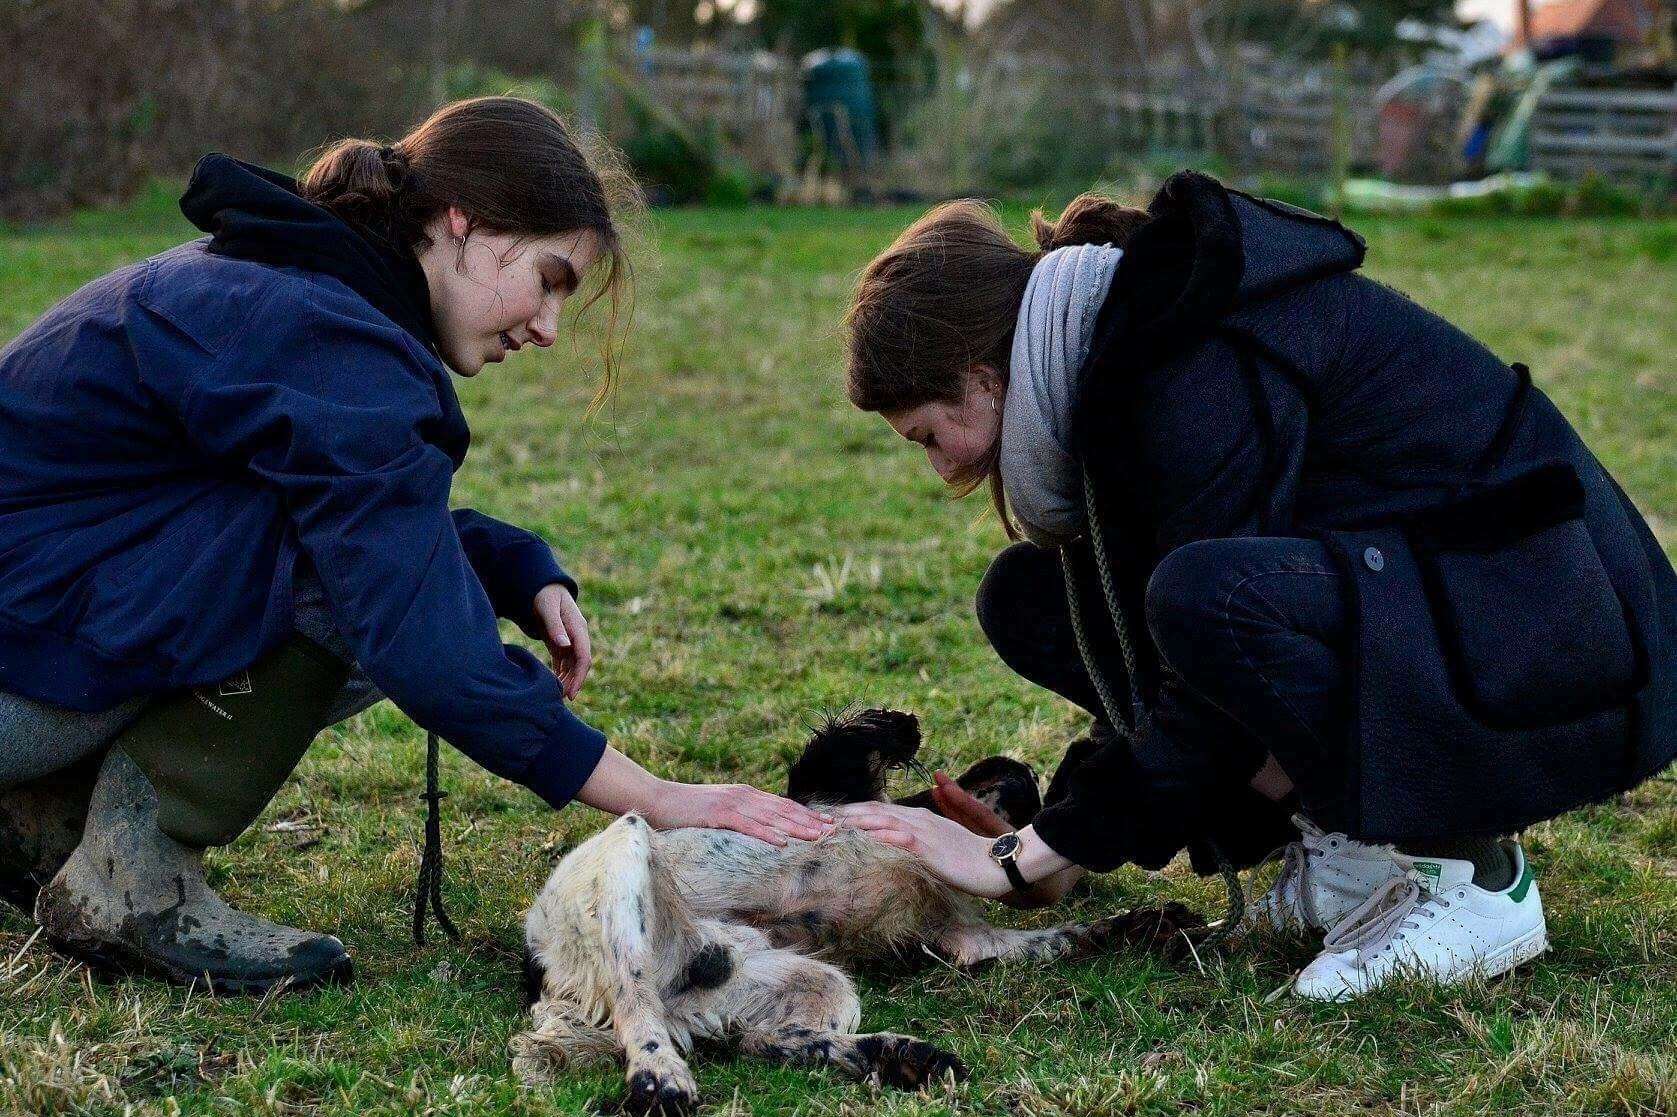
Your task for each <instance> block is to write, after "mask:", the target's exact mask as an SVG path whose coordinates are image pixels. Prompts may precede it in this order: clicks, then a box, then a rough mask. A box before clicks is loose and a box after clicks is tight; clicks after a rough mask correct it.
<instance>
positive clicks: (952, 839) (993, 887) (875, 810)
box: [834, 803, 1013, 900]
mask: <svg viewBox="0 0 1677 1117" xmlns="http://www.w3.org/2000/svg"><path fill="white" fill-rule="evenodd" d="M834 813H835V814H837V815H838V816H839V819H840V820H841V821H843V822H845V823H848V824H849V825H851V826H854V827H856V828H858V829H860V830H866V831H868V832H869V833H870V834H872V835H873V836H874V837H875V838H877V839H879V840H880V841H882V842H884V843H886V844H887V845H894V846H896V847H898V848H899V849H905V850H907V851H908V852H910V853H912V854H914V855H915V856H916V857H918V858H920V859H921V860H922V861H924V862H925V863H926V865H927V867H929V868H930V869H931V870H932V872H933V873H935V874H937V876H938V877H939V878H941V879H942V880H943V882H944V883H945V884H947V885H949V887H951V888H956V889H959V890H960V891H962V892H965V893H968V894H969V895H973V896H983V897H984V898H986V899H990V900H999V899H1001V898H1002V897H1003V896H1005V895H1007V894H1008V893H1009V892H1012V891H1013V886H1012V885H1011V884H1009V883H1008V880H1007V874H1006V873H1004V872H1002V870H1001V866H999V865H997V864H996V863H995V862H994V861H992V860H990V839H989V838H987V837H985V836H984V835H982V834H975V833H973V832H972V831H971V830H968V829H967V828H966V826H965V825H964V824H963V823H960V822H957V821H955V820H954V819H952V818H945V817H944V816H942V815H940V814H937V813H935V812H933V811H928V810H926V809H924V808H922V807H902V806H898V805H897V804H895V803H846V804H845V805H844V806H842V807H838V808H835V811H834Z"/></svg>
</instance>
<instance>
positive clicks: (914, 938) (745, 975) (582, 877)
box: [512, 710, 1197, 1113]
mask: <svg viewBox="0 0 1677 1117" xmlns="http://www.w3.org/2000/svg"><path fill="white" fill-rule="evenodd" d="M919 743H920V731H919V725H918V723H917V722H916V720H915V719H914V718H913V717H912V716H911V715H908V714H901V713H896V712H893V711H888V710H869V711H865V712H863V713H861V714H858V715H855V716H852V717H849V718H842V719H836V720H834V721H831V722H829V723H828V724H827V725H826V726H824V727H822V728H821V729H819V730H817V731H816V733H815V736H814V737H813V738H812V739H811V741H810V743H809V745H808V747H807V748H806V749H805V752H804V755H803V757H802V758H801V759H800V760H799V761H798V763H797V764H795V765H794V766H793V768H792V771H791V773H790V786H789V794H790V795H791V796H792V797H793V798H796V799H798V800H799V801H801V802H805V803H826V804H831V803H838V802H853V801H859V800H863V799H881V798H883V797H884V787H885V780H886V777H887V775H888V773H889V771H890V770H891V769H892V768H894V767H898V766H903V765H907V764H911V763H912V761H913V758H914V754H915V752H916V750H917V749H918V747H919ZM960 782H961V783H962V785H963V786H965V787H967V788H968V790H970V791H973V792H974V794H976V795H978V796H979V797H980V798H981V799H984V800H986V801H988V802H990V803H991V804H992V806H994V807H997V808H999V809H998V813H1000V814H1002V815H1003V816H1004V817H1005V818H1007V819H1008V820H1009V822H1010V823H1012V824H1014V825H1016V826H1023V825H1025V824H1026V823H1028V822H1029V821H1030V818H1029V817H1028V816H1031V815H1034V814H1035V813H1036V810H1037V808H1038V807H1039V806H1040V799H1039V798H1038V797H1037V792H1036V781H1035V777H1034V775H1032V774H1031V772H1030V770H1029V769H1028V768H1026V767H1025V766H1024V765H1022V764H1019V763H1018V762H1017V761H1011V760H1006V759H1004V758H996V757H992V758H990V759H989V760H987V761H983V762H981V763H980V764H979V765H978V766H975V768H974V769H972V770H970V771H969V772H968V773H966V774H965V775H964V776H963V777H962V779H961V781H960ZM1027 789H1028V790H1027ZM926 805H930V804H929V803H927V804H926ZM1021 815H1024V816H1025V817H1021ZM1196 925H1197V921H1196V920H1195V919H1193V917H1192V916H1190V915H1189V914H1188V913H1187V912H1186V910H1185V909H1182V908H1181V907H1180V906H1179V905H1172V906H1171V907H1169V908H1166V909H1161V910H1159V911H1156V912H1145V913H1126V914H1124V915H1119V916H1115V917H1113V918H1111V919H1105V920H1101V921H1099V922H1096V923H1091V924H1081V925H1071V926H1064V927H1055V928H1051V929H1047V930H1010V929H1007V928H1002V927H994V926H991V925H990V924H989V923H987V922H986V921H985V919H984V917H983V914H982V912H981V910H980V908H979V905H978V904H977V902H976V901H974V900H973V899H972V898H970V897H968V896H965V895H963V894H961V893H958V892H955V891H953V890H951V889H950V888H948V887H947V886H945V885H944V884H942V883H941V882H940V881H939V880H937V879H936V878H935V877H933V876H932V875H931V873H930V872H929V871H928V870H927V868H926V867H925V865H924V864H923V863H922V862H921V861H920V860H919V859H918V858H916V857H914V856H913V855H911V854H909V853H906V852H904V851H902V850H900V849H897V848H895V847H892V846H889V845H886V844H884V843H882V842H880V841H877V840H876V839H874V838H873V837H871V836H870V835H868V834H867V833H865V832H863V831H860V830H855V829H851V828H847V827H843V826H840V827H839V828H838V829H837V830H835V831H834V832H833V833H832V834H831V835H829V836H828V837H826V838H824V839H822V840H821V841H818V842H796V841H795V842H790V843H788V844H787V845H785V846H783V847H776V846H773V845H770V844H768V843H766V842H761V841H758V840H756V839H755V838H749V837H746V836H744V835H741V834H737V833H734V832H732V831H726V830H705V829H680V830H669V831H664V832H657V831H654V830H653V829H651V827H649V826H648V825H647V824H646V823H645V821H644V820H642V819H641V818H639V817H638V816H636V815H633V814H629V815H625V816H623V817H622V818H621V819H619V820H618V821H616V822H615V823H613V824H612V825H610V826H608V827H607V828H606V829H605V830H604V831H602V832H601V833H600V834H598V835H596V836H595V837H593V838H591V839H590V840H588V841H587V842H584V843H583V844H582V845H580V846H578V847H577V848H576V849H574V850H572V851H571V852H570V853H569V854H567V855H566V856H565V857H564V859H563V860H561V861H560V863H559V865H558V867H556V868H555V869H554V870H553V873H552V875H551V876H550V877H549V878H548V880H547V883H546V884H545V885H544V886H543V888H542V890H541V893H540V894H539V895H538V896H537V897H536V900H535V903H534V904H533V905H532V906H531V908H530V911H529V913H528V915H527V916H526V918H525V943H526V947H527V950H528V965H529V971H528V974H527V977H528V979H529V993H530V995H531V999H532V1000H533V1002H534V1006H533V1008H532V1026H531V1029H530V1030H529V1031H527V1032H525V1033H523V1034H521V1035H519V1036H517V1037H515V1038H514V1039H513V1041H512V1048H513V1053H514V1067H515V1069H516V1070H517V1072H518V1073H519V1074H520V1076H522V1077H523V1078H524V1079H525V1080H526V1081H530V1082H536V1081H542V1080H545V1079H547V1078H548V1077H550V1076H551V1075H552V1074H553V1073H554V1072H555V1071H556V1070H558V1069H561V1068H564V1067H567V1066H572V1067H574V1066H581V1065H587V1064H592V1063H597V1062H601V1061H610V1060H613V1059H616V1058H619V1057H621V1058H623V1059H624V1060H625V1061H626V1063H627V1080H628V1088H629V1094H628V1098H627V1101H626V1106H627V1108H628V1109H629V1110H630V1111H631V1112H637V1113H648V1112H664V1113H680V1112H685V1111H687V1110H688V1109H690V1108H691V1107H692V1106H693V1105H694V1104H695V1102H696V1100H697V1091H696V1088H695V1085H694V1081H693V1076H692V1073H691V1072H690V1071H689V1069H688V1067H687V1064H686V1062H685V1060H684V1055H685V1053H686V1052H688V1051H689V1050H690V1049H691V1047H692V1045H693V1043H694V1041H696V1040H714V1041H722V1042H726V1043H730V1044H733V1045H736V1046H737V1047H738V1049H739V1050H741V1051H743V1052H745V1053H746V1054H750V1055H756V1056H758V1057H760V1058H765V1059H775V1060H782V1061H795V1062H803V1063H810V1064H825V1065H830V1066H833V1067H835V1068H837V1069H839V1070H841V1071H843V1072H844V1073H847V1074H850V1075H853V1076H855V1077H857V1078H870V1077H871V1078H877V1079H878V1080H880V1081H881V1082H883V1083H884V1084H886V1085H891V1086H896V1087H900V1088H905V1089H913V1088H918V1087H920V1086H922V1085H927V1084H930V1083H933V1082H936V1081H939V1080H942V1079H944V1078H946V1077H950V1076H953V1077H956V1078H959V1077H962V1076H963V1075H964V1074H965V1067H964V1066H963V1065H962V1063H961V1060H960V1059H959V1058H957V1057H956V1056H955V1055H953V1054H950V1053H949V1052H947V1051H943V1050H940V1049H939V1048H937V1047H934V1046H933V1045H931V1044H929V1043H925V1042H923V1041H921V1040H918V1039H914V1038H911V1037H908V1036H901V1035H893V1034H891V1033H885V1032H879V1033H871V1034H858V1033H857V1030H856V1029H857V1026H858V1024H859V1022H860V1019H861V1007H860V1002H859V1001H858V999H857V995H856V989H855V986H854V985H853V984H852V983H851V981H850V979H849V977H847V976H846V975H845V973H844V972H843V971H842V970H841V969H839V966H841V965H844V964H846V963H850V962H855V961H860V960H865V959H877V958H881V957H885V956H891V955H899V956H900V955H903V954H904V953H905V952H914V951H917V950H918V949H920V948H925V949H928V950H930V951H932V952H933V953H935V954H937V955H939V956H941V957H943V958H945V959H947V960H948V961H949V962H951V963H953V964H955V965H957V966H973V965H977V964H980V963H984V962H989V961H992V960H996V959H1004V958H1031V959H1037V960H1046V959H1051V958H1058V957H1062V956H1065V955H1069V954H1073V953H1080V952H1083V951H1087V950H1089V949H1092V948H1095V947H1100V946H1104V945H1107V944H1109V943H1113V942H1115V941H1116V942H1132V943H1135V942H1147V943H1155V944H1159V943H1166V942H1168V941H1170V940H1172V939H1175V938H1177V937H1178V935H1179V933H1180V932H1182V931H1184V930H1187V929H1190V928H1193V927H1194V926H1196Z"/></svg>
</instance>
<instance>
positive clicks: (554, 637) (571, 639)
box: [535, 582, 594, 702]
mask: <svg viewBox="0 0 1677 1117" xmlns="http://www.w3.org/2000/svg"><path fill="white" fill-rule="evenodd" d="M535 608H536V616H538V617H540V618H541V622H542V640H543V642H544V643H546V644H547V654H548V655H550V656H552V657H553V673H554V674H555V675H557V676H559V683H560V685H561V686H563V687H564V688H565V697H566V698H567V699H568V700H570V701H573V702H574V701H576V696H577V694H578V693H579V692H581V690H582V683H583V680H584V679H586V678H588V670H589V668H591V667H593V666H594V645H593V644H592V642H591V641H590V640H589V638H588V619H587V618H586V617H584V616H583V615H582V610H581V609H579V608H577V603H576V598H574V597H572V596H571V591H570V590H568V589H566V588H565V587H564V586H561V585H560V584H559V583H557V582H555V583H554V584H552V585H550V586H543V587H542V589H541V592H540V593H538V594H536V603H535Z"/></svg>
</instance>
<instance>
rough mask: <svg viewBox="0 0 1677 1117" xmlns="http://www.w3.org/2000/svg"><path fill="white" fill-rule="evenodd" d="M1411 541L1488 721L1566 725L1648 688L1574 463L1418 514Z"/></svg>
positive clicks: (1460, 680)
mask: <svg viewBox="0 0 1677 1117" xmlns="http://www.w3.org/2000/svg"><path fill="white" fill-rule="evenodd" d="M1409 534H1410V539H1411V542H1412V544H1413V548H1414V553H1415V557H1416V560H1417V563H1418V565H1419V567H1420V572H1421V577H1422V581H1423V584H1424V586H1425V591H1426V596H1427V600H1428V603H1429V605H1430V607H1431V609H1432V611H1433V617H1434V620H1435V622H1436V624H1437V626H1438V632H1439V636H1440V642H1441V643H1442V645H1443V649H1444V653H1445V656H1446V658H1447V660H1448V661H1449V663H1448V665H1449V670H1450V674H1451V677H1452V681H1453V684H1454V686H1455V688H1456V690H1457V692H1458V695H1459V697H1460V698H1461V700H1462V704H1463V705H1464V706H1465V707H1467V709H1468V710H1469V711H1470V712H1471V713H1472V714H1474V716H1476V717H1478V718H1480V719H1481V720H1483V721H1484V722H1485V723H1486V724H1488V725H1493V726H1505V727H1534V726H1544V725H1556V724H1560V723H1563V722H1568V721H1573V720H1576V719H1578V718H1581V717H1584V716H1586V715H1589V714H1593V713H1597V712H1600V711H1602V710H1606V709H1609V708H1612V707H1615V706H1620V705H1623V704H1624V703H1625V702H1627V701H1628V700H1629V699H1630V698H1631V696H1632V695H1634V694H1635V693H1636V691H1637V690H1639V689H1640V688H1641V681H1640V676H1641V675H1642V673H1643V669H1642V656H1641V654H1640V652H1639V649H1638V647H1637V645H1636V640H1635V637H1634V635H1633V633H1632V630H1631V626H1630V624H1629V621H1628V618H1627V617H1626V614H1625V609H1624V605H1623V604H1622V602H1621V601H1620V599H1619V595H1618V593H1617V592H1616V591H1615V590H1614V588H1613V584H1612V582H1611V581H1610V580H1609V578H1608V576H1607V570H1606V568H1605V567H1604V566H1603V564H1602V561H1601V555H1600V554H1599V553H1598V552H1597V550H1596V546H1595V543H1594V541H1593V540H1592V539H1591V537H1590V531H1589V525H1588V523H1587V522H1586V521H1585V519H1584V489H1583V485H1582V484H1581V483H1580V482H1579V480H1578V475H1577V473H1576V472H1575V471H1574V470H1573V468H1572V466H1571V465H1569V464H1567V463H1553V464H1548V465H1542V466H1538V467H1536V468H1528V469H1526V470H1525V471H1523V472H1520V473H1518V474H1515V475H1513V476H1505V477H1500V478H1493V479H1492V480H1490V481H1487V482H1485V483H1483V484H1481V485H1478V486H1476V487H1475V488H1474V489H1473V490H1472V491H1471V492H1470V493H1469V494H1468V495H1466V496H1464V497H1461V498H1459V499H1457V500H1455V501H1453V502H1451V503H1449V504H1447V505H1444V506H1442V507H1439V508H1436V509H1431V510H1429V511H1427V512H1425V513H1422V514H1420V515H1418V516H1417V517H1415V518H1414V519H1413V520H1412V521H1411V522H1410V524H1409Z"/></svg>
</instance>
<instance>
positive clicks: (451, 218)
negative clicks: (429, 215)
mask: <svg viewBox="0 0 1677 1117" xmlns="http://www.w3.org/2000/svg"><path fill="white" fill-rule="evenodd" d="M445 224H447V226H448V236H449V239H450V240H456V241H459V240H465V239H466V234H467V233H469V232H471V231H472V219H471V218H469V217H467V216H466V211H465V210H463V209H461V208H460V207H459V206H449V207H448V215H447V218H446V220H445Z"/></svg>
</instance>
